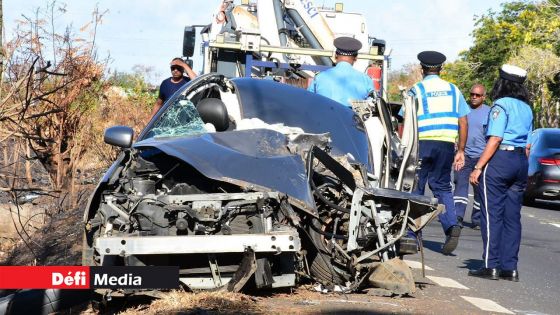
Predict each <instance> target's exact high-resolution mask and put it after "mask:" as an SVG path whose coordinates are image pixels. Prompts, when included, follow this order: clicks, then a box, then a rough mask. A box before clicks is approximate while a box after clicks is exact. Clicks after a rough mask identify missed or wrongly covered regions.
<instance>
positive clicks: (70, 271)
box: [0, 266, 179, 289]
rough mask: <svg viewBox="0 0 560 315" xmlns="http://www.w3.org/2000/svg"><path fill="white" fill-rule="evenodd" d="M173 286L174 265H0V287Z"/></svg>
mask: <svg viewBox="0 0 560 315" xmlns="http://www.w3.org/2000/svg"><path fill="white" fill-rule="evenodd" d="M100 288H106V289H121V288H123V289H176V288H179V267H178V266H92V267H82V266H0V289H100Z"/></svg>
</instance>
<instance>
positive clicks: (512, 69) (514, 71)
mask: <svg viewBox="0 0 560 315" xmlns="http://www.w3.org/2000/svg"><path fill="white" fill-rule="evenodd" d="M500 78H502V79H505V80H509V81H513V82H517V83H523V82H525V79H526V78H527V71H525V70H523V69H521V68H519V67H517V66H514V65H508V64H505V65H503V66H502V67H501V68H500Z"/></svg>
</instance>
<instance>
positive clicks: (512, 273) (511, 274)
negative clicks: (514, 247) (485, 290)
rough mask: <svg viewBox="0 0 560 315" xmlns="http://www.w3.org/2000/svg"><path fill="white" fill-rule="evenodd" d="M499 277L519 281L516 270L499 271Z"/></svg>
mask: <svg viewBox="0 0 560 315" xmlns="http://www.w3.org/2000/svg"><path fill="white" fill-rule="evenodd" d="M500 279H504V280H509V281H515V282H519V272H517V270H502V271H500Z"/></svg>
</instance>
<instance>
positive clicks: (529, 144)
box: [525, 123, 533, 157]
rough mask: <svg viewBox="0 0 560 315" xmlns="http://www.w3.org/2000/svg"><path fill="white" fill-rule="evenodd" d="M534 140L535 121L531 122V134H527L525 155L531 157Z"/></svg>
mask: <svg viewBox="0 0 560 315" xmlns="http://www.w3.org/2000/svg"><path fill="white" fill-rule="evenodd" d="M532 141H533V123H531V128H530V129H529V134H528V135H527V146H526V147H525V155H527V157H529V153H531V143H532Z"/></svg>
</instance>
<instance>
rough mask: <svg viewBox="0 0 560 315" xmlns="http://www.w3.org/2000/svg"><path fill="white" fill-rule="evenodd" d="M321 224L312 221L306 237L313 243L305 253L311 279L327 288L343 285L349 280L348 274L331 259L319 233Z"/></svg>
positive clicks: (324, 241)
mask: <svg viewBox="0 0 560 315" xmlns="http://www.w3.org/2000/svg"><path fill="white" fill-rule="evenodd" d="M321 227H322V226H321V222H320V221H319V220H318V219H312V223H311V225H310V227H309V228H308V235H309V237H310V239H311V242H312V243H313V244H312V246H309V249H308V251H307V262H308V264H309V271H310V273H311V275H312V276H313V278H314V279H315V280H316V281H318V282H319V283H321V284H323V285H324V286H327V287H332V286H334V285H344V284H345V283H346V282H347V281H348V278H349V274H348V273H347V272H346V271H345V270H344V269H345V268H344V266H343V265H341V264H340V263H338V262H337V261H336V260H335V259H333V254H332V253H331V251H330V250H329V249H328V248H327V243H326V242H327V240H326V238H325V236H324V234H322V233H320V232H319V231H321Z"/></svg>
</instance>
